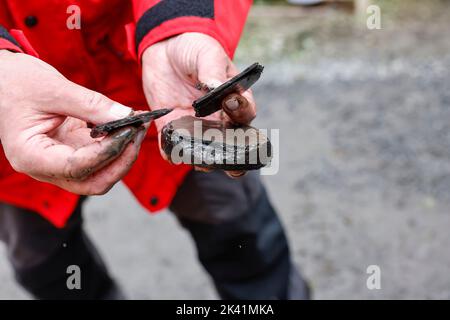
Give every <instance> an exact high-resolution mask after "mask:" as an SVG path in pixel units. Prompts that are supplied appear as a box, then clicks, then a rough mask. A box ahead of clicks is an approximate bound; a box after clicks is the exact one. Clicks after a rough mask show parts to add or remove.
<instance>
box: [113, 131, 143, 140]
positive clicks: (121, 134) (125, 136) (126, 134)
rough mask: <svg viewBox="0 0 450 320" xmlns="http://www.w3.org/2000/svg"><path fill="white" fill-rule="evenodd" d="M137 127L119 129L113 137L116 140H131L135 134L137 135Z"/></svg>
mask: <svg viewBox="0 0 450 320" xmlns="http://www.w3.org/2000/svg"><path fill="white" fill-rule="evenodd" d="M136 132H137V131H136V128H126V129H124V130H119V131H117V132H115V133H114V134H113V136H112V138H113V139H116V140H122V141H126V142H129V141H131V140H132V139H133V138H134V136H135V135H136Z"/></svg>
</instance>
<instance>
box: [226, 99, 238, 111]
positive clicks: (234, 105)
mask: <svg viewBox="0 0 450 320" xmlns="http://www.w3.org/2000/svg"><path fill="white" fill-rule="evenodd" d="M225 105H226V107H227V108H228V109H229V110H231V111H234V110H237V109H238V108H239V101H238V100H237V99H236V98H231V99H229V100H227V101H226V102H225Z"/></svg>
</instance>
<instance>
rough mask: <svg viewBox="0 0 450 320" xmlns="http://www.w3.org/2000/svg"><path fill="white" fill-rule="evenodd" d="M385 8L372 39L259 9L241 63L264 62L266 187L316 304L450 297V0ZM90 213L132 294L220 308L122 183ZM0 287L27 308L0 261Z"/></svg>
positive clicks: (348, 19) (93, 203)
mask: <svg viewBox="0 0 450 320" xmlns="http://www.w3.org/2000/svg"><path fill="white" fill-rule="evenodd" d="M381 8H382V29H381V30H373V31H369V30H368V29H366V28H365V23H364V22H361V21H358V20H357V19H356V20H355V19H352V16H350V15H349V14H348V13H347V12H345V11H340V10H335V9H333V8H315V9H312V10H308V11H305V10H302V9H298V8H287V9H286V8H283V7H281V8H280V7H277V8H271V7H255V8H254V10H253V11H252V14H251V16H250V20H249V24H248V26H247V30H246V33H245V36H244V38H243V41H242V44H241V46H240V48H239V50H238V53H237V61H238V63H239V65H240V66H242V67H243V66H245V65H247V64H249V63H251V62H254V61H260V62H261V63H263V64H265V65H266V70H265V73H264V76H263V79H262V80H261V82H260V83H258V85H257V86H256V87H255V95H256V98H257V101H258V105H259V109H260V111H259V115H258V119H257V121H256V125H257V126H259V127H262V128H274V129H280V144H279V145H280V170H279V172H278V174H276V175H273V176H265V177H264V180H265V182H266V185H267V187H268V189H269V190H270V193H271V198H272V200H273V202H274V203H275V205H276V207H277V208H278V209H279V211H280V215H281V216H282V219H283V221H284V224H285V226H286V229H287V231H288V235H289V238H290V240H291V247H292V252H293V255H294V258H295V261H296V263H297V264H298V265H299V266H300V267H301V269H302V271H303V273H304V275H305V277H306V278H307V279H308V280H309V282H310V283H311V286H312V287H313V290H314V298H316V299H407V298H412V299H416V298H425V299H449V298H450V276H449V272H448V271H449V269H450V251H449V250H448V248H449V247H450V236H449V232H448V230H449V226H450V214H449V210H448V208H449V205H450V192H449V190H450V161H449V160H450V130H449V129H450V122H449V121H448V119H449V117H450V109H449V108H448V107H449V104H450V91H449V90H448V89H449V86H450V73H449V69H450V38H449V37H448V21H450V2H449V1H438V0H435V1H433V0H430V1H426V2H424V1H416V0H411V1H407V2H406V1H403V2H400V1H382V2H381ZM274 26H276V28H275V27H274ZM85 216H86V220H87V228H88V231H89V233H90V234H91V235H92V237H93V239H94V240H95V242H96V243H97V244H98V246H99V248H100V251H101V252H102V253H103V255H104V257H105V259H106V261H107V262H108V263H109V265H110V267H111V271H112V273H113V274H114V275H115V276H116V277H117V279H118V280H119V281H120V283H121V284H122V285H123V287H124V289H125V290H126V292H127V293H128V295H129V297H130V298H141V299H210V298H216V295H215V292H214V290H213V288H212V286H211V284H210V281H209V278H208V277H207V275H205V273H204V272H203V270H202V268H201V266H200V265H199V264H198V262H197V260H196V257H195V256H196V254H195V250H194V248H193V245H192V241H191V240H190V238H189V236H188V234H186V233H185V231H183V230H182V229H181V228H180V227H179V226H178V224H177V222H176V221H175V219H174V218H173V216H172V215H171V214H170V213H167V214H165V213H164V214H160V215H156V216H153V217H149V216H148V215H147V214H146V213H145V212H144V211H143V210H142V209H141V208H140V207H139V206H138V205H137V204H136V202H135V201H134V200H133V198H132V196H131V195H130V194H129V192H128V191H127V190H126V189H125V188H124V187H123V186H122V185H118V186H117V187H115V188H114V189H113V190H112V191H111V192H110V193H109V194H108V195H106V196H103V197H97V198H92V199H90V200H89V201H88V204H87V207H86V215H85ZM1 249H2V250H3V248H1ZM0 255H1V256H2V257H4V251H0ZM373 264H375V265H378V266H379V267H380V268H381V289H380V290H368V289H367V287H366V279H367V276H368V275H367V274H366V268H367V267H368V266H369V265H373ZM0 283H1V284H2V285H1V286H0V299H7V298H9V299H20V298H27V295H26V294H25V293H24V292H23V291H22V290H21V289H20V288H19V287H17V286H16V285H15V284H14V281H13V276H12V273H11V270H10V268H9V266H8V264H7V262H6V259H0Z"/></svg>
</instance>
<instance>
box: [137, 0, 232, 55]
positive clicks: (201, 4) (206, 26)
mask: <svg viewBox="0 0 450 320" xmlns="http://www.w3.org/2000/svg"><path fill="white" fill-rule="evenodd" d="M214 14H215V10H214V0H196V1H192V0H165V1H161V2H159V3H157V4H156V5H154V6H153V7H151V8H150V9H148V10H147V11H146V12H145V13H144V14H143V15H142V16H141V17H140V18H139V20H138V22H137V25H136V34H135V45H136V51H137V54H138V61H140V60H141V57H142V54H143V52H144V51H145V49H147V48H148V47H149V46H151V45H153V44H155V43H157V42H159V41H162V40H165V39H167V38H170V37H173V36H176V35H179V34H182V33H186V32H199V33H204V34H207V35H209V36H211V37H213V38H215V39H216V40H217V41H219V42H220V44H221V45H222V46H223V47H224V49H225V51H226V52H227V54H228V55H229V56H232V55H233V50H231V48H229V47H228V46H227V43H226V41H224V39H222V37H221V36H220V33H219V31H218V28H217V25H216V23H215V21H214V18H215V17H214Z"/></svg>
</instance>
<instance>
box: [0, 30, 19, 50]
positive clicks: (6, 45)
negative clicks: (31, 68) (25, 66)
mask: <svg viewBox="0 0 450 320" xmlns="http://www.w3.org/2000/svg"><path fill="white" fill-rule="evenodd" d="M0 49H6V50H10V51H13V52H23V50H22V48H21V46H20V45H19V43H18V42H17V41H16V39H15V38H14V37H13V36H12V35H11V34H10V33H9V32H8V30H6V29H5V28H4V27H2V26H1V25H0Z"/></svg>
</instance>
